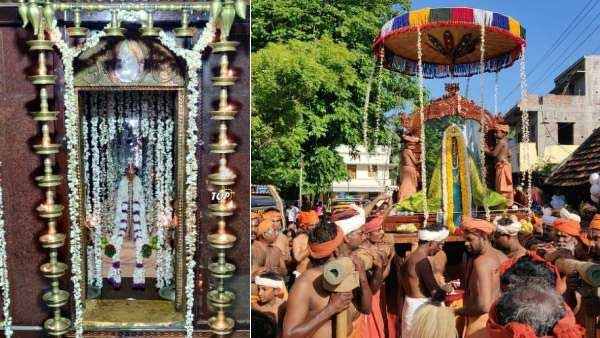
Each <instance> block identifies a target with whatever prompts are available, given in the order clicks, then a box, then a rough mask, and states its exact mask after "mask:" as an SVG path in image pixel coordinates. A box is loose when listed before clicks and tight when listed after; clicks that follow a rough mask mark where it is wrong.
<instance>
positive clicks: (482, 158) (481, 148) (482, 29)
mask: <svg viewBox="0 0 600 338" xmlns="http://www.w3.org/2000/svg"><path fill="white" fill-rule="evenodd" d="M480 34H481V43H480V44H479V54H480V56H479V95H480V101H481V102H480V104H479V105H480V112H479V114H480V116H479V127H480V128H481V141H480V142H479V163H480V164H481V177H482V180H483V182H484V183H485V182H486V180H487V179H486V177H487V168H486V166H485V126H484V125H483V124H484V115H485V114H484V111H483V110H484V109H483V100H484V97H485V96H484V92H483V86H484V78H483V75H484V73H485V25H481V26H480ZM496 74H497V73H496ZM483 209H484V210H485V219H486V220H488V221H489V220H490V217H491V216H490V208H489V207H488V205H487V200H486V199H484V201H483Z"/></svg>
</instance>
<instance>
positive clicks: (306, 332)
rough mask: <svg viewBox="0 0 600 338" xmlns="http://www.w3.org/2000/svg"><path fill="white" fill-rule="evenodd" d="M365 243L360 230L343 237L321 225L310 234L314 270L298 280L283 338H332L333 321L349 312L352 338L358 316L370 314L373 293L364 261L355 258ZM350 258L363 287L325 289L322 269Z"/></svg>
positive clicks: (329, 226) (337, 229)
mask: <svg viewBox="0 0 600 338" xmlns="http://www.w3.org/2000/svg"><path fill="white" fill-rule="evenodd" d="M363 240H364V235H363V234H362V231H361V230H360V228H358V229H356V230H355V231H352V232H350V233H348V234H347V235H345V236H344V232H343V230H342V229H341V228H340V227H338V226H336V225H335V224H333V223H322V224H320V225H319V226H317V227H315V228H314V229H313V231H312V232H311V233H310V234H309V246H310V260H311V265H312V267H311V268H310V269H308V270H306V271H305V272H304V273H303V274H302V275H300V277H299V278H298V279H297V280H296V282H295V283H294V285H293V286H292V289H291V290H290V295H289V298H288V309H293V311H287V313H286V315H285V319H284V321H283V334H282V337H283V338H305V337H315V338H332V337H333V336H334V331H335V330H334V328H335V324H334V318H335V315H336V314H338V313H339V312H342V311H344V310H345V309H348V323H347V328H348V332H347V335H348V336H351V335H352V334H353V333H355V331H356V330H353V325H352V323H353V321H354V320H355V319H356V318H358V317H359V313H367V314H368V313H370V312H371V290H370V288H369V281H368V280H367V276H366V271H365V268H364V265H363V263H362V260H361V259H360V258H359V257H358V256H356V255H352V251H353V250H355V249H357V248H358V246H359V245H360V244H361V242H362V241H363ZM342 256H351V257H352V261H353V262H354V264H355V266H356V270H357V271H358V273H359V280H360V287H359V288H356V289H355V290H354V291H353V292H345V293H333V294H332V293H331V292H329V291H327V290H326V289H325V288H324V286H323V267H324V264H325V263H327V262H328V261H329V260H331V259H333V258H336V257H342Z"/></svg>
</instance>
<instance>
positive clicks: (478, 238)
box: [455, 216, 507, 338]
mask: <svg viewBox="0 0 600 338" xmlns="http://www.w3.org/2000/svg"><path fill="white" fill-rule="evenodd" d="M461 229H462V230H463V237H464V239H465V246H466V248H467V253H468V259H467V265H466V268H465V271H466V275H465V297H464V300H463V302H464V306H463V307H462V308H460V309H457V310H456V311H455V312H456V314H457V315H461V316H464V317H465V319H466V320H465V325H466V326H465V333H464V337H466V338H480V337H481V338H487V337H489V336H488V334H487V332H486V330H485V325H486V322H487V320H488V313H489V311H490V308H491V306H492V304H493V303H494V300H496V299H497V298H498V297H499V296H500V275H499V273H498V268H499V267H500V265H501V264H502V262H504V261H505V260H506V259H507V257H506V256H505V255H504V254H503V253H502V252H500V251H498V250H497V249H495V248H494V247H493V246H492V242H491V237H492V234H493V233H494V231H496V226H495V225H494V224H492V223H490V222H487V221H485V220H482V219H476V218H471V217H468V216H463V218H462V225H461Z"/></svg>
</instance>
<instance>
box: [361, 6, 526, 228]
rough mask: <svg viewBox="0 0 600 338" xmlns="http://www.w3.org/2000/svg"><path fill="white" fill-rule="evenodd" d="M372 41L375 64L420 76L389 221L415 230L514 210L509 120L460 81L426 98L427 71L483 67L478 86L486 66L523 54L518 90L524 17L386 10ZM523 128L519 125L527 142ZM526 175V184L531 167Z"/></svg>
mask: <svg viewBox="0 0 600 338" xmlns="http://www.w3.org/2000/svg"><path fill="white" fill-rule="evenodd" d="M372 47H373V54H374V55H375V56H376V58H377V59H378V63H379V67H381V68H386V69H388V70H391V71H394V72H398V73H402V74H405V75H409V76H415V77H417V78H418V80H419V101H418V105H417V106H416V107H415V110H414V112H413V113H412V114H410V115H404V116H402V117H401V123H402V126H403V128H404V131H403V132H402V135H400V136H401V139H402V142H403V144H404V146H403V150H402V163H401V170H400V176H399V181H398V185H399V190H398V194H397V195H398V200H397V205H396V208H395V210H394V211H393V213H392V214H391V215H390V216H389V217H387V218H386V221H385V224H384V227H385V229H386V230H387V231H397V232H407V233H414V232H416V230H417V228H418V227H421V226H423V225H424V224H427V223H432V222H439V223H443V224H444V225H446V226H448V228H449V230H450V231H451V232H452V233H455V232H456V231H458V230H459V229H460V223H461V218H462V216H465V215H469V216H474V217H481V218H488V219H489V218H490V217H492V216H493V214H495V213H504V212H515V211H514V208H513V206H514V205H515V204H514V196H513V185H512V170H511V167H510V149H509V146H508V140H507V137H508V133H509V127H508V125H506V124H504V123H503V122H502V120H501V119H499V118H494V116H493V115H492V114H490V113H489V112H488V111H487V110H485V109H484V108H483V107H481V106H478V105H477V104H475V103H474V102H473V101H471V100H468V99H467V98H465V97H463V96H462V95H460V92H459V88H458V84H456V83H450V84H448V85H447V86H446V91H447V93H446V95H444V96H443V97H441V98H439V99H436V100H434V101H432V102H431V103H430V104H428V105H425V99H424V89H423V87H424V82H423V79H424V78H450V79H451V82H455V81H452V80H453V79H455V78H458V77H471V76H473V75H479V76H480V77H481V82H480V83H481V89H480V90H481V91H483V90H484V88H483V84H484V80H483V76H484V75H485V73H496V74H498V72H500V71H501V70H502V69H505V68H508V67H510V66H512V65H513V64H514V63H515V62H516V61H517V60H519V61H520V73H521V74H520V75H521V95H524V94H525V91H526V90H525V78H526V75H525V68H524V67H525V59H524V58H525V53H524V52H525V29H524V28H523V27H522V26H521V24H520V23H519V22H518V21H517V20H516V19H515V18H513V17H510V16H506V15H504V14H502V13H497V12H493V11H488V10H483V9H477V8H468V7H453V8H423V9H417V10H412V11H409V12H406V13H402V14H399V15H398V16H396V17H394V18H392V19H390V20H388V21H387V22H386V23H385V24H384V25H383V26H382V27H381V30H380V31H379V34H378V35H377V36H376V38H375V42H374V44H373V46H372ZM495 95H497V93H496V94H495ZM482 99H483V96H482ZM526 115H527V113H524V119H526V118H527V116H526ZM523 128H524V129H526V128H527V126H524V127H523ZM528 137H529V134H528V131H527V130H523V142H528ZM525 176H526V184H527V187H529V185H530V175H525ZM524 207H525V208H524V209H525V211H527V210H528V209H527V208H528V206H527V205H525V206H524ZM517 209H518V208H517ZM516 212H518V210H517V211H516ZM458 232H459V231H458ZM414 237H415V236H413V239H414ZM451 238H452V237H451Z"/></svg>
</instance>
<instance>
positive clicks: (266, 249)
mask: <svg viewBox="0 0 600 338" xmlns="http://www.w3.org/2000/svg"><path fill="white" fill-rule="evenodd" d="M277 234H278V233H277V232H275V229H274V228H273V222H271V220H268V219H267V220H264V221H262V222H261V223H260V224H259V225H258V227H257V228H256V240H255V241H254V242H253V243H252V248H251V251H252V279H254V278H256V276H258V275H260V274H261V273H263V272H266V271H272V272H277V273H279V274H280V275H282V276H285V274H287V269H286V266H285V263H284V261H283V256H282V254H281V250H279V248H277V247H275V246H274V243H275V240H276V239H277Z"/></svg>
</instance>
